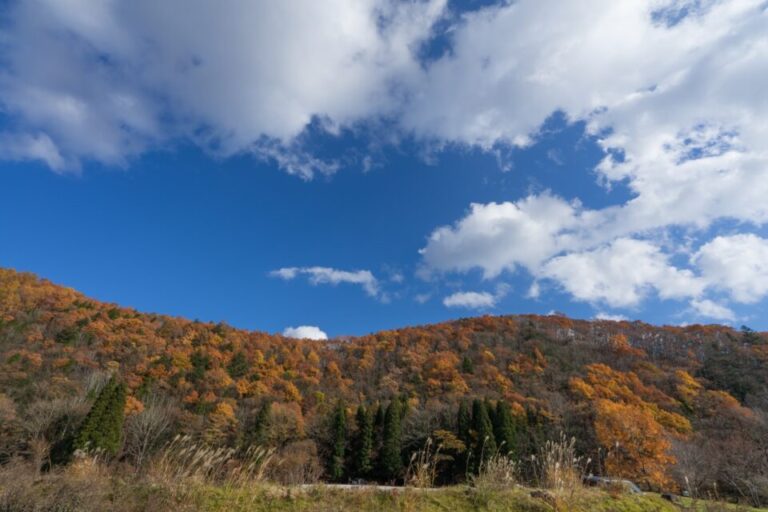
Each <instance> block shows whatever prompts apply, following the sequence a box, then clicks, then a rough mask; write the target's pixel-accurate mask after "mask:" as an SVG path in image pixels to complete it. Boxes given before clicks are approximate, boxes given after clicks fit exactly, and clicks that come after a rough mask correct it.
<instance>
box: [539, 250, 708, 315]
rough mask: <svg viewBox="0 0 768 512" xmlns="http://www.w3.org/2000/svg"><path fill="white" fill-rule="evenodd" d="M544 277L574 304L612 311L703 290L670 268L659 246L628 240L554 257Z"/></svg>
mask: <svg viewBox="0 0 768 512" xmlns="http://www.w3.org/2000/svg"><path fill="white" fill-rule="evenodd" d="M542 276H544V277H547V278H549V279H553V280H555V281H557V282H558V283H560V285H561V286H562V287H563V288H564V289H565V290H566V291H567V292H568V293H570V294H571V295H572V296H573V297H575V298H576V299H578V300H583V301H587V302H592V303H605V304H607V305H609V306H612V307H627V306H636V305H638V304H639V303H640V301H641V300H642V299H643V298H645V297H646V296H647V295H648V294H649V292H651V291H655V292H656V293H657V294H658V296H659V297H661V298H662V299H680V298H686V297H695V296H698V295H699V294H700V293H701V292H702V290H703V288H704V284H703V283H702V282H701V281H700V280H699V279H698V278H696V277H695V276H694V275H693V272H691V271H690V270H686V269H683V270H681V269H678V268H676V267H674V266H672V265H671V264H670V263H669V261H668V259H667V256H666V255H664V254H663V253H662V252H661V250H660V249H659V248H658V247H656V246H655V245H653V244H651V243H650V242H647V241H643V240H634V239H629V238H620V239H618V240H616V241H614V242H613V243H611V244H610V245H607V246H604V247H600V248H598V249H594V250H591V251H586V252H580V253H571V254H567V255H565V256H558V257H556V258H553V259H552V260H550V261H549V262H548V263H547V264H546V265H545V266H544V268H543V270H542Z"/></svg>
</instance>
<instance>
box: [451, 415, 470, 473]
mask: <svg viewBox="0 0 768 512" xmlns="http://www.w3.org/2000/svg"><path fill="white" fill-rule="evenodd" d="M456 434H457V435H458V437H459V440H460V441H461V442H462V443H464V452H462V453H461V455H460V456H459V457H457V458H456V461H455V462H454V473H455V474H457V475H465V476H466V473H467V472H468V471H469V461H470V460H471V459H472V453H471V450H472V415H471V414H470V413H469V404H467V401H466V400H462V401H461V403H459V412H458V413H457V414H456Z"/></svg>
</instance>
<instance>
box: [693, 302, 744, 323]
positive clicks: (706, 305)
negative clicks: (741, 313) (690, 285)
mask: <svg viewBox="0 0 768 512" xmlns="http://www.w3.org/2000/svg"><path fill="white" fill-rule="evenodd" d="M691 307H692V308H693V310H694V311H695V312H696V313H697V314H698V315H701V316H704V317H707V318H714V319H715V320H724V321H728V322H733V321H735V320H736V314H735V313H734V312H733V311H731V309H729V308H727V307H725V306H723V305H722V304H718V303H716V302H713V301H711V300H709V299H702V300H696V299H694V300H692V301H691Z"/></svg>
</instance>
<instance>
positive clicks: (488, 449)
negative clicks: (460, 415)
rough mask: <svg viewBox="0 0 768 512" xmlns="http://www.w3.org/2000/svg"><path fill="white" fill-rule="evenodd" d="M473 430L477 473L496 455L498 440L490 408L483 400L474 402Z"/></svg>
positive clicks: (474, 458) (473, 450) (474, 459)
mask: <svg viewBox="0 0 768 512" xmlns="http://www.w3.org/2000/svg"><path fill="white" fill-rule="evenodd" d="M472 430H474V434H475V439H474V441H475V444H474V446H473V449H472V452H473V454H474V455H473V461H474V469H475V471H476V472H477V471H479V470H480V467H481V466H482V464H483V462H485V461H486V460H488V459H489V458H490V457H491V456H493V455H494V454H495V453H496V439H495V438H494V435H493V424H492V423H491V418H490V416H489V415H488V407H487V406H486V403H485V402H483V401H481V400H475V401H473V402H472Z"/></svg>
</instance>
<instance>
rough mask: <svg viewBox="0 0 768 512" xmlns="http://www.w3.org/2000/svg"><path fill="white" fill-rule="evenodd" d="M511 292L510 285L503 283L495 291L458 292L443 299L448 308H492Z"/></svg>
mask: <svg viewBox="0 0 768 512" xmlns="http://www.w3.org/2000/svg"><path fill="white" fill-rule="evenodd" d="M507 293H509V286H508V285H506V284H504V283H501V284H499V285H498V286H497V287H496V292H495V293H489V292H456V293H453V294H451V295H448V296H447V297H445V298H444V299H443V305H444V306H445V307H448V308H467V309H490V308H493V307H495V306H496V304H497V303H498V302H499V301H500V300H501V299H503V298H504V297H505V296H506V295H507Z"/></svg>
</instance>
